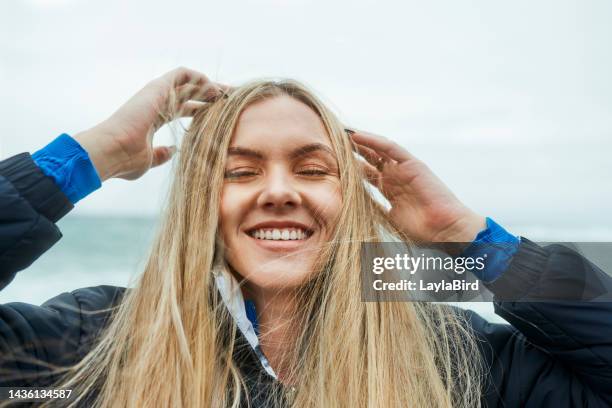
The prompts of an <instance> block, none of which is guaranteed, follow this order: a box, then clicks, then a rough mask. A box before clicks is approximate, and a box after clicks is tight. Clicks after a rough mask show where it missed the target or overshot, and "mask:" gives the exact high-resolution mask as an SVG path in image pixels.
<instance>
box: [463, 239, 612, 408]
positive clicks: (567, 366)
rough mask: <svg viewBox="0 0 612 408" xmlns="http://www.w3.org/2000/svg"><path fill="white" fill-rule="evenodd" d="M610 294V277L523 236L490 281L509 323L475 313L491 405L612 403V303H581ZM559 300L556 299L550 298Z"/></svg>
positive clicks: (563, 249) (562, 251) (572, 253)
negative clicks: (497, 275) (591, 296)
mask: <svg viewBox="0 0 612 408" xmlns="http://www.w3.org/2000/svg"><path fill="white" fill-rule="evenodd" d="M585 282H590V284H589V286H590V287H589V288H588V289H587V290H588V291H590V292H591V293H600V294H605V295H607V298H609V295H610V294H611V293H612V278H610V277H609V276H608V275H607V274H606V273H604V272H603V271H601V270H600V269H599V268H598V267H597V266H595V265H593V264H592V263H591V262H589V261H588V260H586V259H585V258H584V257H583V256H581V255H580V254H579V253H577V252H575V251H574V250H572V249H569V248H567V247H565V246H561V245H549V246H547V247H545V248H542V247H540V246H539V245H537V244H536V243H534V242H531V241H529V240H528V239H525V238H521V244H520V246H519V249H518V252H517V253H516V254H515V255H514V257H513V260H512V263H511V264H510V267H509V268H508V269H507V270H506V271H505V272H504V274H503V275H502V276H501V277H500V278H499V279H497V280H496V281H494V282H493V283H489V284H487V287H488V288H489V289H490V290H491V291H492V292H493V293H494V294H495V296H496V298H497V297H499V298H504V299H511V298H515V299H529V298H536V297H537V298H539V299H540V300H542V299H550V300H549V301H525V300H523V301H496V302H495V312H496V313H497V314H498V315H500V316H502V317H503V318H504V319H506V320H507V321H508V322H510V323H511V324H512V326H508V325H501V324H491V323H488V322H486V321H485V320H484V319H482V318H480V317H479V316H477V315H476V314H475V313H468V314H469V315H470V316H471V318H470V319H471V322H472V325H473V327H474V329H475V331H476V334H477V336H478V337H479V338H480V339H481V340H483V342H482V343H481V348H482V352H483V356H484V357H485V359H486V361H487V367H488V368H490V375H489V377H488V378H487V380H488V387H487V393H486V395H485V400H486V401H487V406H500V405H502V406H503V405H505V406H534V407H541V406H555V407H557V406H558V407H562V406H602V407H603V406H606V407H609V406H612V302H609V301H605V302H604V301H593V300H591V301H587V300H585V301H576V300H574V301H569V300H566V301H563V300H561V299H559V298H560V297H561V293H560V292H558V290H559V288H560V285H561V287H563V288H564V293H563V295H562V296H564V297H566V298H574V299H579V298H580V296H582V294H583V293H584V292H583V291H584V290H585ZM570 291H575V293H569V292H570ZM553 299H558V300H553Z"/></svg>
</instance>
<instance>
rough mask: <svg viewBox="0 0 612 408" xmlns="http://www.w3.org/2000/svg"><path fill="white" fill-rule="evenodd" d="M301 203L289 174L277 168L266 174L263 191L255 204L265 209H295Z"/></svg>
mask: <svg viewBox="0 0 612 408" xmlns="http://www.w3.org/2000/svg"><path fill="white" fill-rule="evenodd" d="M301 201H302V200H301V196H300V194H299V192H298V191H297V190H296V187H295V185H294V181H293V180H292V177H291V174H290V173H288V172H287V171H286V170H282V169H279V168H277V169H274V170H272V171H270V172H269V173H268V174H267V176H266V178H265V185H264V187H263V190H262V191H261V193H260V194H259V197H258V198H257V204H258V205H259V206H261V207H266V208H285V207H296V206H298V205H299V204H301Z"/></svg>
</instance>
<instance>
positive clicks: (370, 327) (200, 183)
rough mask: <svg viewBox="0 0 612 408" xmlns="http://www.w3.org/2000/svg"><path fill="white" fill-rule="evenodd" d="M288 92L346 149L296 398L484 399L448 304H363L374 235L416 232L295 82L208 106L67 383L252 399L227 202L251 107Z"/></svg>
mask: <svg viewBox="0 0 612 408" xmlns="http://www.w3.org/2000/svg"><path fill="white" fill-rule="evenodd" d="M281 95H289V96H291V97H293V98H296V99H297V100H299V101H301V102H303V103H305V104H306V105H307V106H309V107H310V108H311V109H313V110H314V111H315V112H316V113H317V114H318V115H319V116H320V118H321V120H322V122H323V124H324V125H325V128H326V130H327V132H328V135H329V138H330V140H331V144H332V147H333V149H334V151H335V153H336V157H337V161H338V165H339V169H340V183H341V189H342V199H343V206H342V208H341V210H340V214H339V219H338V224H337V228H336V230H335V231H334V235H333V238H332V239H331V240H330V242H328V243H327V244H326V245H324V246H322V248H321V251H320V256H318V258H317V259H318V262H317V264H316V267H315V273H314V278H313V279H312V280H311V281H310V282H309V283H308V284H306V285H304V287H303V288H302V289H301V290H300V295H299V301H300V302H301V306H300V310H302V311H303V313H302V314H300V316H297V317H296V319H298V320H297V321H296V322H295V327H298V328H300V333H299V335H298V336H297V342H296V346H295V350H296V352H295V353H294V357H293V358H292V362H293V364H292V366H293V367H294V369H295V373H296V376H295V378H296V379H297V380H296V390H297V391H296V393H295V398H294V400H293V406H298V407H366V406H367V407H406V406H411V407H423V406H427V407H450V406H457V407H467V406H476V405H479V401H480V375H481V371H480V359H479V353H478V352H477V349H476V346H475V342H474V340H473V335H472V334H471V333H470V331H469V329H468V327H469V326H468V325H467V324H466V323H465V322H464V321H463V320H462V319H461V318H460V317H459V314H457V313H455V312H454V311H453V310H452V309H450V308H448V307H445V306H443V305H434V304H426V303H416V302H362V301H361V286H360V284H361V282H360V279H361V278H360V276H361V274H360V244H361V242H379V241H384V240H386V237H383V232H384V233H385V234H388V236H392V237H395V238H396V239H398V240H402V241H406V242H407V241H409V237H406V236H404V234H402V233H401V232H400V231H397V230H396V229H395V228H394V227H393V225H392V223H391V222H390V220H389V218H388V215H387V214H386V210H385V209H384V207H383V206H382V205H381V204H380V203H379V202H377V201H376V199H374V197H373V196H372V193H371V192H370V191H368V189H367V188H366V186H365V184H364V181H363V180H364V179H363V177H364V176H363V174H362V172H361V169H360V167H359V165H358V161H357V160H356V158H355V155H354V154H353V150H352V147H351V142H350V140H349V139H348V138H347V136H346V134H345V132H344V130H343V126H342V124H341V123H340V121H339V120H338V119H337V118H336V116H335V115H334V114H333V113H332V112H331V111H330V110H329V109H328V108H326V107H325V106H324V105H323V103H321V102H320V101H319V99H317V97H315V96H314V95H313V93H312V92H311V91H309V90H308V89H307V88H306V87H305V86H303V85H302V84H300V83H298V82H296V81H292V80H284V81H255V82H251V83H248V84H246V85H243V86H241V87H238V88H236V89H235V90H233V91H232V92H231V93H229V95H228V96H227V97H225V98H219V99H217V100H215V101H214V102H211V103H209V104H206V105H205V106H203V107H202V108H201V109H200V110H199V111H198V112H197V113H196V115H195V116H194V119H193V121H192V123H191V125H190V127H189V129H188V130H187V132H186V134H185V136H184V140H183V141H182V145H181V149H180V153H179V156H178V162H176V163H175V175H174V180H173V183H172V186H171V190H170V193H169V200H168V204H167V208H166V210H165V212H164V216H163V219H162V222H161V226H160V228H159V232H158V233H157V236H156V239H155V241H154V244H153V246H152V250H151V252H150V255H149V257H148V261H147V262H146V266H145V268H144V272H143V273H142V275H141V276H140V278H139V280H138V282H137V284H136V285H135V287H134V288H132V289H130V290H128V291H127V292H126V294H125V296H124V298H123V299H122V301H121V303H120V305H119V306H118V308H117V309H116V310H115V311H114V313H113V316H112V320H111V322H110V324H109V326H108V327H107V328H106V329H105V330H104V331H103V332H102V333H101V335H100V337H99V340H98V341H97V343H96V344H95V346H94V347H93V348H92V350H91V351H90V352H89V353H88V354H87V355H86V357H85V358H84V359H82V360H81V361H80V362H79V363H78V364H76V365H75V366H74V367H72V368H71V369H70V371H69V372H68V374H67V375H66V377H65V378H64V380H63V381H62V383H61V385H62V386H63V387H67V388H73V389H74V393H75V395H76V396H77V398H85V397H86V396H88V397H87V398H89V401H88V404H91V405H93V406H100V407H113V408H114V407H143V406H168V407H172V406H176V407H202V406H206V407H217V406H219V407H226V406H231V407H237V406H238V405H239V404H240V401H241V400H242V399H246V400H249V396H248V395H246V393H248V388H247V387H246V386H245V381H244V377H243V373H241V370H240V368H239V366H238V365H237V363H236V361H235V359H234V358H233V356H234V352H235V346H236V325H235V322H234V320H233V319H232V318H231V316H230V314H229V313H228V311H227V308H226V307H224V304H223V301H222V299H221V297H220V296H219V293H218V291H217V289H216V287H215V283H214V279H213V277H212V273H211V270H212V267H213V263H214V262H215V260H216V258H218V257H219V256H220V255H221V254H223V250H224V249H223V244H222V242H221V241H220V238H219V230H218V221H219V207H220V199H221V191H222V187H223V183H224V180H223V176H224V168H225V160H226V152H227V149H228V147H229V143H230V139H231V137H232V134H233V132H234V128H235V126H236V123H237V121H238V118H239V115H240V114H241V112H242V111H243V110H244V109H245V108H246V107H247V106H249V105H251V104H253V103H255V102H257V101H261V100H263V99H265V98H272V97H276V96H281ZM383 238H385V239H383ZM271 395H272V397H271V398H273V399H276V398H278V399H279V401H281V400H282V399H281V398H280V394H279V395H276V394H275V393H271ZM245 397H246V398H245ZM74 402H75V403H78V402H79V400H76V401H74ZM80 402H82V401H80Z"/></svg>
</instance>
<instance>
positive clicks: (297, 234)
mask: <svg viewBox="0 0 612 408" xmlns="http://www.w3.org/2000/svg"><path fill="white" fill-rule="evenodd" d="M246 234H247V235H248V236H249V238H251V239H252V240H253V241H254V243H255V244H256V245H258V246H259V247H261V248H263V249H267V250H270V251H276V252H286V251H290V250H293V249H297V248H299V247H301V246H302V245H303V244H304V243H305V242H306V241H308V240H309V239H310V238H311V237H312V236H313V235H314V231H312V230H306V229H302V228H258V229H255V230H251V231H248V232H247V233H246Z"/></svg>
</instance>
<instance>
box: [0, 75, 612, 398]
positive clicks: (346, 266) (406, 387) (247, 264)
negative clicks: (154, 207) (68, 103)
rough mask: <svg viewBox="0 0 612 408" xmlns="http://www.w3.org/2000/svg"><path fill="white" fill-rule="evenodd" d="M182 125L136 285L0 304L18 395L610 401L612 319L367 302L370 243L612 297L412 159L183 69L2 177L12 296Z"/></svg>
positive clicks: (502, 282) (300, 108) (279, 97)
mask: <svg viewBox="0 0 612 408" xmlns="http://www.w3.org/2000/svg"><path fill="white" fill-rule="evenodd" d="M194 99H197V100H199V102H198V101H196V100H194ZM173 112H174V113H178V114H181V115H188V116H191V115H193V121H192V123H191V125H190V127H189V129H188V131H187V132H186V134H185V137H184V140H183V143H182V145H181V150H180V154H179V155H178V158H177V161H176V163H175V164H176V166H175V175H174V179H173V183H172V187H171V191H170V195H169V201H168V203H167V208H166V211H165V213H164V215H163V219H162V223H161V228H160V230H159V232H158V234H157V236H156V238H155V241H154V243H153V245H152V248H151V251H150V255H149V257H148V260H147V262H146V265H145V267H144V271H143V273H142V274H141V275H140V276H139V279H138V281H137V282H136V284H135V286H134V287H133V288H130V289H125V288H119V287H111V286H100V287H94V288H83V289H78V290H75V291H73V292H72V293H65V294H62V295H59V296H57V297H55V298H53V299H51V300H49V301H47V302H46V303H45V304H44V305H43V306H40V307H39V306H33V305H27V304H21V303H13V304H7V305H0V340H1V341H0V392H2V390H3V388H2V387H3V386H20V387H25V386H34V385H36V386H41V385H51V384H55V385H56V386H61V387H63V388H65V389H69V390H72V393H71V395H72V399H71V400H68V401H57V400H53V401H52V405H53V406H57V405H58V403H60V402H66V403H67V404H70V405H73V406H87V407H90V406H96V407H116V406H120V407H143V406H172V407H185V406H188V407H202V406H206V407H227V406H230V407H233V408H236V407H239V406H240V407H242V406H256V407H259V406H294V407H350V408H353V407H406V406H409V407H425V406H426V407H471V406H478V405H481V404H482V405H486V406H510V407H514V406H516V407H518V406H521V407H522V406H537V407H541V406H555V407H556V406H563V404H565V403H566V402H568V401H571V402H572V403H574V405H576V404H581V403H589V404H590V405H593V406H599V405H598V404H600V403H601V405H602V406H603V405H604V404H603V403H604V402H607V403H609V402H611V401H612V395H611V394H610V390H612V387H610V384H609V382H610V380H609V379H610V377H611V374H610V369H609V367H612V346H611V345H610V341H609V339H610V338H612V324H610V323H609V322H610V319H609V316H610V313H612V303H606V302H591V303H588V302H573V303H572V302H564V303H562V304H561V303H559V302H554V301H552V302H542V303H537V302H514V301H497V302H496V312H497V313H498V314H500V315H501V316H502V317H504V318H506V319H507V320H508V321H510V322H511V323H512V325H513V326H514V327H513V326H510V325H494V324H490V323H488V322H486V321H484V320H483V319H482V318H480V317H479V316H478V315H476V314H474V313H471V312H465V311H460V310H459V309H455V308H451V307H448V306H445V305H441V304H433V303H419V302H385V301H383V300H387V299H388V298H387V297H385V296H384V295H382V294H379V293H378V292H377V293H376V294H375V295H374V296H375V298H374V299H372V300H373V301H370V302H365V301H362V291H361V289H362V287H361V285H362V279H364V278H363V276H362V274H361V273H360V272H361V260H362V258H361V255H362V251H361V249H362V245H363V244H364V243H378V242H382V241H389V240H395V241H403V242H405V243H407V244H408V245H411V243H412V242H413V240H414V241H416V240H418V241H425V242H438V243H439V242H442V243H461V242H464V243H465V242H476V243H499V242H503V243H506V244H508V245H507V246H506V248H509V249H508V250H507V252H504V253H503V254H501V255H502V256H500V257H499V258H498V259H497V260H496V263H495V264H494V266H495V268H493V267H491V265H490V263H489V264H488V266H487V268H485V271H484V272H486V273H484V272H483V273H482V274H480V275H477V277H478V279H479V280H480V282H482V283H483V285H486V286H487V287H488V288H489V289H490V290H491V291H492V292H493V293H494V294H495V295H496V296H498V295H507V294H508V293H512V294H513V295H514V296H517V297H516V298H518V299H522V297H523V296H526V295H528V294H530V293H532V291H535V293H537V294H538V295H541V294H542V293H545V292H546V290H549V289H550V288H551V285H550V282H563V285H564V289H573V288H578V290H580V289H581V288H584V287H585V284H584V282H585V281H589V282H595V283H597V285H599V286H598V287H597V288H596V289H598V290H600V291H602V292H603V293H612V279H610V278H609V277H608V276H607V275H605V273H603V272H602V271H600V270H598V268H596V267H595V266H593V265H592V264H590V263H589V262H588V261H587V260H585V259H584V258H583V257H581V256H580V255H579V254H577V253H576V252H573V251H571V250H568V249H566V248H565V247H560V246H550V247H546V248H542V247H540V246H538V245H536V244H535V243H533V242H531V241H529V240H527V239H525V238H521V239H520V240H519V239H518V238H517V237H515V236H512V235H510V234H509V233H508V232H507V231H505V230H504V229H503V228H502V227H501V226H499V225H498V224H496V223H495V222H493V221H492V220H491V219H490V218H487V219H486V222H485V219H484V218H483V217H480V216H478V215H477V214H475V213H474V212H472V211H471V210H469V209H468V208H466V206H464V205H463V204H462V203H461V202H460V201H459V200H458V199H457V197H455V196H454V194H452V192H450V191H449V190H448V188H447V187H446V186H445V185H444V184H443V183H442V182H441V181H440V180H439V179H438V178H437V177H436V176H435V175H434V174H433V173H432V172H431V171H430V170H429V168H428V167H427V166H426V165H425V164H424V163H422V162H421V161H419V160H418V159H416V158H415V157H413V156H412V155H411V154H410V153H409V152H408V151H406V150H405V149H404V148H402V147H401V146H399V145H397V144H395V143H393V142H392V141H390V140H388V139H386V138H384V137H380V136H377V135H373V134H370V133H367V132H363V131H350V132H346V131H345V129H344V127H343V125H342V124H341V123H340V121H339V120H338V119H337V118H336V117H335V116H334V114H333V113H332V112H331V111H330V110H329V109H327V108H326V107H325V106H324V105H323V104H322V103H321V102H320V101H319V100H318V99H317V98H316V97H315V96H314V94H313V93H312V92H311V91H309V90H308V89H306V88H305V87H304V86H303V85H301V84H300V83H298V82H295V81H292V80H284V81H277V82H275V81H254V82H251V83H248V84H245V85H242V86H240V87H237V88H235V89H231V88H229V87H227V86H223V85H220V84H214V83H211V82H210V81H208V79H207V78H206V77H205V76H204V75H202V74H200V73H197V72H195V71H191V70H186V69H178V70H176V71H173V72H170V73H168V74H166V75H164V76H162V77H160V78H158V79H156V80H154V81H152V82H151V83H149V84H148V85H147V86H145V88H143V89H142V90H141V91H140V92H139V93H137V94H136V95H135V96H134V97H133V98H132V99H130V100H129V101H128V102H127V103H126V104H125V105H124V106H122V107H121V108H120V109H119V110H118V111H117V112H115V113H114V114H113V115H112V116H111V117H110V118H109V119H107V120H106V121H104V122H102V123H101V124H100V125H98V126H96V127H94V128H92V129H90V130H87V131H85V132H82V133H79V134H77V135H75V137H74V138H71V137H70V136H68V135H61V136H60V137H58V138H57V139H56V140H55V141H53V142H52V143H50V144H49V145H48V146H47V147H45V148H44V149H41V150H40V151H38V152H36V153H35V154H34V155H32V156H30V155H29V154H28V153H24V154H21V155H17V156H15V157H13V158H9V159H7V160H4V161H1V162H0V214H2V217H3V219H2V220H3V223H0V238H2V239H1V240H0V260H2V262H1V263H0V287H3V286H5V285H6V284H8V282H10V281H11V279H13V277H14V275H15V273H16V272H17V271H18V270H20V269H23V268H25V267H26V266H27V265H29V263H31V262H33V261H34V260H35V259H36V258H37V257H38V256H40V255H41V254H42V252H44V251H45V250H46V249H47V248H49V247H50V246H51V245H52V244H53V243H54V242H56V241H57V240H58V239H59V238H60V237H61V234H60V233H59V230H58V229H57V227H56V226H55V225H54V222H56V221H57V220H59V219H60V218H61V217H62V216H63V215H65V214H66V213H67V212H68V211H69V210H70V209H71V208H72V203H75V202H77V201H78V200H80V199H81V198H83V197H84V196H85V195H87V194H88V193H89V192H91V191H92V190H94V189H95V188H96V187H99V186H100V181H104V180H106V179H108V178H111V177H121V178H126V179H134V178H138V177H139V176H141V175H142V174H144V173H145V172H146V171H147V170H148V169H149V168H151V167H152V166H156V165H159V164H162V163H164V162H166V161H167V160H169V158H170V157H171V156H172V152H173V149H172V148H167V147H156V148H154V147H153V146H152V142H151V138H152V134H153V133H154V132H155V130H157V129H158V128H159V127H160V126H161V125H163V123H164V122H165V121H167V120H168V119H170V118H172V117H173V116H174V115H173ZM357 154H359V155H361V159H360V158H359V157H360V156H358V155H357ZM362 159H363V160H362ZM43 173H44V174H43ZM46 175H48V176H49V177H47V176H46ZM368 182H369V183H370V184H371V185H373V186H375V187H377V188H378V189H379V191H380V192H382V193H383V194H384V195H385V197H386V198H387V199H388V200H389V203H390V204H391V208H390V209H389V210H387V209H386V208H385V207H383V206H382V205H381V204H380V203H379V202H378V201H376V200H375V199H374V197H373V195H372V191H371V190H370V189H369V188H368V184H367V183H368ZM470 248H472V246H470ZM470 248H468V249H466V251H469V249H470ZM468 253H469V252H468ZM457 259H459V258H457ZM475 275H476V273H475ZM593 285H594V284H593ZM589 287H590V286H589ZM595 292H597V291H595ZM580 293H582V292H580ZM49 368H51V369H49ZM50 374H51V375H50ZM53 374H55V375H58V376H55V375H53ZM60 375H61V377H60ZM553 390H554V392H553ZM0 396H1V395H0ZM608 405H609V404H608Z"/></svg>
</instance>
